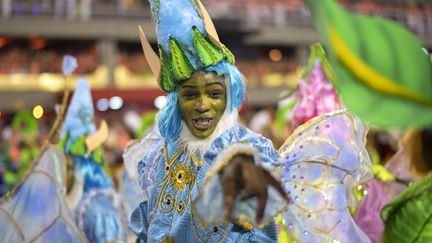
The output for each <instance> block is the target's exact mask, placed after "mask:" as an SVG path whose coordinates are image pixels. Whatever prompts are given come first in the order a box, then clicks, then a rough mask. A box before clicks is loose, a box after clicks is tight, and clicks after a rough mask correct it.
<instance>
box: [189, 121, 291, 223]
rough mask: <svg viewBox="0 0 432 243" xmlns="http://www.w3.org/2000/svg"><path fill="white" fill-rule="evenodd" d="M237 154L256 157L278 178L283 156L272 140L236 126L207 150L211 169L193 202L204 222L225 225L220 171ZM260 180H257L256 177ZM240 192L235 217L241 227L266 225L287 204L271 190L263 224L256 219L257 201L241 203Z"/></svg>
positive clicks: (207, 160)
mask: <svg viewBox="0 0 432 243" xmlns="http://www.w3.org/2000/svg"><path fill="white" fill-rule="evenodd" d="M236 154H249V155H252V156H254V159H255V163H257V165H259V166H261V167H263V168H264V169H266V170H268V171H269V172H270V173H271V174H273V176H275V177H276V178H278V177H279V176H278V166H279V164H280V156H279V154H278V152H277V151H276V150H275V149H274V147H273V145H272V143H271V142H270V140H268V139H266V138H264V137H262V136H260V135H257V134H255V133H253V132H251V131H250V130H248V129H246V128H243V127H235V128H233V129H231V130H229V131H227V132H225V133H224V134H222V135H221V136H220V137H219V138H217V139H216V140H215V141H214V142H213V143H212V144H211V145H210V147H209V149H208V150H207V153H206V155H205V160H206V163H207V165H206V166H208V167H209V168H208V169H207V170H206V171H207V173H206V174H205V175H204V176H203V178H199V180H203V183H202V188H201V190H200V193H199V195H198V197H197V198H196V199H195V200H194V204H193V207H194V210H196V212H197V213H198V215H199V216H200V217H199V218H200V220H201V221H202V222H204V223H207V224H208V223H211V224H216V223H222V222H223V220H224V219H223V215H224V213H223V212H224V211H223V210H224V204H223V191H222V186H221V184H220V180H219V174H218V172H219V171H220V170H222V169H223V168H224V166H226V165H227V164H228V162H229V161H230V160H231V158H232V157H233V156H235V155H236ZM257 179H258V178H257ZM240 198H241V193H240V194H239V195H238V196H237V198H236V202H235V208H234V210H233V217H234V218H235V219H237V220H238V223H239V224H240V225H245V224H246V225H254V226H264V225H268V224H270V223H272V222H273V221H274V219H273V218H274V216H276V215H277V214H278V213H280V212H282V211H283V210H284V209H285V208H286V207H287V203H286V202H285V200H284V199H283V197H282V196H281V195H280V194H279V193H278V192H277V191H276V189H274V188H273V187H269V195H268V200H267V204H266V208H265V210H264V217H263V220H262V224H261V225H258V224H257V223H256V222H255V220H256V211H257V210H256V208H257V205H258V200H257V198H251V199H248V200H245V201H242V200H240Z"/></svg>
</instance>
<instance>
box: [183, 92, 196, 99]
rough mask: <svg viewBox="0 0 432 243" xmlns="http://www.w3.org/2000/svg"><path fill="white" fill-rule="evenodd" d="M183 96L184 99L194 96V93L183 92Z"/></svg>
mask: <svg viewBox="0 0 432 243" xmlns="http://www.w3.org/2000/svg"><path fill="white" fill-rule="evenodd" d="M183 97H185V98H186V99H193V98H195V97H196V94H195V93H194V92H186V93H184V94H183Z"/></svg>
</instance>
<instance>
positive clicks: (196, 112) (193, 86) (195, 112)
mask: <svg viewBox="0 0 432 243" xmlns="http://www.w3.org/2000/svg"><path fill="white" fill-rule="evenodd" d="M178 99H179V104H180V111H181V114H182V118H183V121H184V122H185V123H186V126H187V127H188V128H189V130H190V131H191V133H192V134H193V135H194V136H195V137H198V138H206V137H208V136H210V135H211V134H212V133H213V131H214V130H215V128H216V126H217V124H218V122H219V119H220V118H221V116H222V114H223V113H224V111H225V107H226V88H225V82H224V77H223V76H218V75H217V74H216V73H213V72H196V73H194V74H192V76H191V77H190V78H189V79H188V80H186V81H183V82H182V83H180V85H179V92H178Z"/></svg>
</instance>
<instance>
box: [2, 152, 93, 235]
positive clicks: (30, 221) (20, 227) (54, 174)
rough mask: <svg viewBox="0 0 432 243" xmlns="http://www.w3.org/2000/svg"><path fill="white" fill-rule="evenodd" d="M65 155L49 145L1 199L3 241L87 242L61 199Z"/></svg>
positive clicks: (62, 198) (62, 197)
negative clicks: (13, 188)
mask: <svg viewBox="0 0 432 243" xmlns="http://www.w3.org/2000/svg"><path fill="white" fill-rule="evenodd" d="M64 171H65V159H64V155H63V153H62V152H61V151H60V150H59V148H57V147H56V146H53V145H51V146H48V147H47V148H46V149H45V150H44V151H43V152H42V154H41V156H40V157H39V159H38V161H37V162H36V164H35V166H34V167H33V168H32V170H30V172H29V174H28V175H27V177H26V178H25V179H24V180H23V181H22V183H21V185H19V186H18V187H17V189H16V191H14V192H13V193H12V194H10V196H8V197H5V198H2V199H0V222H1V223H0V235H1V241H2V242H71V243H72V242H87V240H86V239H85V237H84V235H83V234H82V232H81V231H79V230H78V228H77V227H76V225H75V223H74V220H73V217H72V214H71V212H70V211H69V210H68V209H67V207H66V203H65V200H64V187H63V181H62V180H63V178H64V176H63V174H64Z"/></svg>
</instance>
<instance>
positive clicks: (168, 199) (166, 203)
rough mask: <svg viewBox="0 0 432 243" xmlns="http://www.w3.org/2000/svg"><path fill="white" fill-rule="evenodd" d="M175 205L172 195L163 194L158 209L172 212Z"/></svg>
mask: <svg viewBox="0 0 432 243" xmlns="http://www.w3.org/2000/svg"><path fill="white" fill-rule="evenodd" d="M174 204H175V198H174V196H173V195H172V194H170V193H167V194H165V196H164V198H163V200H162V201H161V203H160V209H161V210H162V211H164V212H170V211H172V210H173V208H174Z"/></svg>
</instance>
